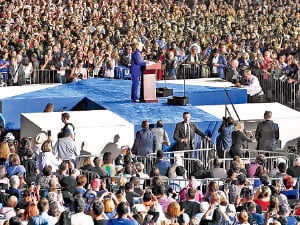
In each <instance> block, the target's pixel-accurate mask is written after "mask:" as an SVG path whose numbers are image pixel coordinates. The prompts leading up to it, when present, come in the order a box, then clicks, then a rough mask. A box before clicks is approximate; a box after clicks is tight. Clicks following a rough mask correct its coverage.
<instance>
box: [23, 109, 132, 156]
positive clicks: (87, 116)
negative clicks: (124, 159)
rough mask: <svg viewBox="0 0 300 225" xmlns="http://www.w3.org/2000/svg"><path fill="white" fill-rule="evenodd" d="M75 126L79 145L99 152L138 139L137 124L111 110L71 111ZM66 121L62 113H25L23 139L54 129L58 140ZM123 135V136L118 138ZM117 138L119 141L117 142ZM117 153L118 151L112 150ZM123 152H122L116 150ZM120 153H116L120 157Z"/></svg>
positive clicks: (53, 137) (54, 139) (55, 137)
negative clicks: (136, 136) (62, 118)
mask: <svg viewBox="0 0 300 225" xmlns="http://www.w3.org/2000/svg"><path fill="white" fill-rule="evenodd" d="M69 113H70V115H71V118H72V123H73V124H74V125H75V133H76V135H75V140H76V145H77V146H78V147H79V148H81V147H82V143H83V142H84V145H85V148H84V149H85V151H88V152H90V153H91V154H98V153H100V152H101V151H102V149H103V148H104V147H105V146H106V149H116V148H119V149H120V148H121V146H123V145H128V144H129V143H130V144H131V143H133V141H134V126H133V124H132V123H130V122H128V121H126V120H125V119H123V118H121V117H120V116H118V115H116V114H115V113H113V112H111V111H108V110H90V111H73V112H69ZM63 126H64V124H63V123H62V121H61V113H60V112H53V113H24V114H21V134H20V136H21V138H23V137H35V136H36V134H38V133H40V132H41V131H45V132H47V131H48V130H51V134H52V139H53V141H54V143H55V142H56V140H57V134H58V133H59V132H60V131H61V128H62V127H63ZM116 136H119V138H115V137H116ZM114 139H116V143H114ZM112 152H115V151H112ZM115 153H116V154H119V151H118V152H115ZM116 156H117V155H114V157H116Z"/></svg>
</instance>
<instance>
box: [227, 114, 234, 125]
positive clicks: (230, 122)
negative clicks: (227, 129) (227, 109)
mask: <svg viewBox="0 0 300 225" xmlns="http://www.w3.org/2000/svg"><path fill="white" fill-rule="evenodd" d="M226 122H227V125H228V126H230V125H233V124H234V119H233V118H232V117H231V116H229V117H228V118H227V119H226Z"/></svg>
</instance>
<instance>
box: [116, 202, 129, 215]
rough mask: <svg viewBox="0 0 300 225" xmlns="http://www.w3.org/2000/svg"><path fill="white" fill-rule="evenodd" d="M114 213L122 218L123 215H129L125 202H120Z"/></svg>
mask: <svg viewBox="0 0 300 225" xmlns="http://www.w3.org/2000/svg"><path fill="white" fill-rule="evenodd" d="M116 211H117V213H118V215H119V216H123V215H125V214H127V213H129V208H128V206H127V204H126V203H125V202H120V203H119V205H118V206H117V210H116Z"/></svg>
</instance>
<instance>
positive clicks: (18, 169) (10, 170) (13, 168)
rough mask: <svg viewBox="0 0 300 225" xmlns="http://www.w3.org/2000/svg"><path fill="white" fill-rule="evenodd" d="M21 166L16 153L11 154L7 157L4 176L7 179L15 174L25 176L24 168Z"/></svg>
mask: <svg viewBox="0 0 300 225" xmlns="http://www.w3.org/2000/svg"><path fill="white" fill-rule="evenodd" d="M20 164H21V160H20V157H19V156H18V155H17V154H16V153H12V154H10V156H9V167H7V169H6V174H7V176H8V177H11V176H13V175H17V174H20V173H22V174H24V175H25V174H26V170H25V167H24V166H23V165H20Z"/></svg>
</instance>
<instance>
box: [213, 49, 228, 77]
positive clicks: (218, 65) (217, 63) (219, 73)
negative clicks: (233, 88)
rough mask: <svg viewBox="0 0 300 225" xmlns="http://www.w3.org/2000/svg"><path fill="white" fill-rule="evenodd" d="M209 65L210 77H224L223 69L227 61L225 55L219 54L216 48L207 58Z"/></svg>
mask: <svg viewBox="0 0 300 225" xmlns="http://www.w3.org/2000/svg"><path fill="white" fill-rule="evenodd" d="M209 65H210V67H211V77H219V78H222V79H224V78H225V69H226V68H227V61H226V59H225V57H224V56H223V55H221V54H219V51H218V49H217V48H214V49H213V50H212V56H211V57H210V60H209Z"/></svg>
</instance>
